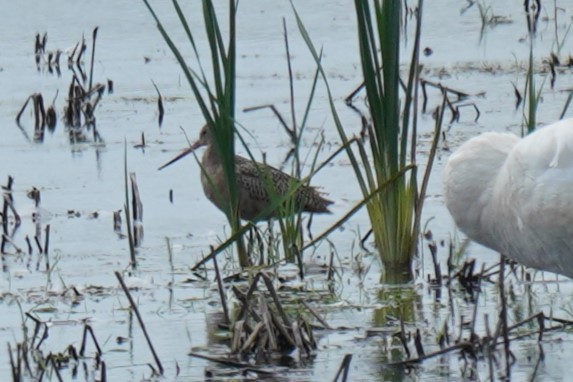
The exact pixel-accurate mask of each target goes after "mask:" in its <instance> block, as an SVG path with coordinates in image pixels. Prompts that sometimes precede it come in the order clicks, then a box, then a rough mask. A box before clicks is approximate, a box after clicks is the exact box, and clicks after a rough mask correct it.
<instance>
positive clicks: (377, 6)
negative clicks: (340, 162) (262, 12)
mask: <svg viewBox="0 0 573 382" xmlns="http://www.w3.org/2000/svg"><path fill="white" fill-rule="evenodd" d="M354 4H355V9H356V16H357V26H358V45H359V48H360V62H361V66H362V72H363V76H364V88H365V90H366V100H367V104H368V117H369V126H368V137H369V140H368V142H369V144H365V143H362V142H360V141H358V144H357V146H358V153H356V152H355V150H353V149H352V148H351V147H350V145H349V142H350V140H349V139H348V137H347V134H346V132H345V129H344V127H343V126H342V123H341V121H340V119H339V117H338V114H337V112H336V108H335V106H334V101H333V97H332V94H331V93H330V88H329V86H328V82H327V80H326V76H325V74H324V71H322V68H321V75H322V76H323V78H324V80H325V83H326V86H327V90H328V93H329V98H330V104H331V110H332V113H333V117H334V121H335V124H336V127H337V130H338V133H339V135H340V138H341V140H342V142H343V145H344V146H345V147H346V148H347V154H348V156H349V158H350V161H351V163H352V166H353V169H354V172H355V174H356V178H357V180H358V183H359V185H360V188H361V190H362V194H363V197H364V200H368V201H367V203H366V208H367V210H368V215H369V218H370V223H371V226H372V232H373V235H374V241H375V244H376V247H377V249H378V251H379V253H380V257H381V259H382V262H383V264H384V271H385V272H384V274H383V275H382V279H383V281H385V282H390V283H396V282H404V281H409V280H411V279H412V276H413V274H412V259H413V257H414V255H415V254H416V251H417V239H418V232H419V225H420V223H419V221H420V215H421V210H422V206H423V198H424V196H425V195H424V194H425V193H424V190H425V183H427V180H428V175H429V170H430V169H431V164H432V163H431V162H432V160H433V154H434V153H435V145H436V143H437V139H434V147H433V148H432V150H431V153H430V159H429V162H428V166H427V170H426V174H425V176H424V181H423V183H422V185H421V187H420V191H419V190H418V177H417V175H418V174H417V168H416V166H415V164H416V159H415V151H416V149H415V148H416V124H417V120H416V110H417V107H416V106H417V105H416V97H415V95H416V89H417V86H416V84H417V83H418V70H419V64H418V61H419V60H418V58H419V51H420V49H419V42H420V35H421V17H422V1H421V0H420V1H419V2H418V12H417V18H418V19H417V25H416V36H415V41H414V47H413V50H412V55H411V59H410V67H409V70H408V77H407V81H406V83H405V84H404V88H403V90H402V85H401V81H400V26H401V20H402V12H401V11H402V9H401V8H402V6H403V4H402V2H399V1H393V0H383V1H382V0H377V1H373V2H370V1H363V0H355V3H354ZM295 13H296V10H295ZM296 16H297V19H298V22H299V29H300V31H301V34H302V35H303V38H304V39H305V40H306V42H307V45H308V46H309V48H310V50H311V53H312V54H313V55H314V57H315V60H317V62H318V60H319V54H318V53H317V51H316V49H315V48H314V46H313V44H312V41H311V39H310V37H309V36H308V32H307V31H306V29H305V28H304V25H303V24H302V21H301V19H300V17H299V15H298V14H297V15H296ZM319 65H320V64H319ZM402 92H403V93H402ZM438 115H440V116H443V112H442V113H438ZM440 124H441V117H439V118H438V121H437V125H436V130H438V129H439V126H440ZM412 165H413V166H412ZM408 170H409V171H408Z"/></svg>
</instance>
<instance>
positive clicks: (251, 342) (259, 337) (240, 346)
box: [231, 272, 316, 361]
mask: <svg viewBox="0 0 573 382" xmlns="http://www.w3.org/2000/svg"><path fill="white" fill-rule="evenodd" d="M261 280H262V281H263V283H264V286H265V287H266V293H263V292H261V291H262V289H260V288H259V284H260V281H261ZM233 291H234V293H235V295H236V297H237V298H238V299H239V301H240V302H241V310H240V312H239V314H238V316H237V317H236V318H235V320H234V325H233V327H232V331H233V336H232V340H231V351H232V352H233V353H236V354H239V355H242V356H249V355H252V356H254V357H255V359H256V360H258V361H263V359H266V358H267V357H268V356H269V355H271V354H273V353H276V352H280V353H283V352H291V351H293V350H294V349H297V350H298V351H299V353H300V355H301V357H310V356H311V355H312V354H313V352H314V350H315V349H316V341H315V339H314V335H313V332H312V327H311V325H310V324H309V323H308V322H307V321H306V320H304V318H302V317H301V316H299V317H298V318H297V319H296V320H291V319H290V318H289V317H288V315H287V314H286V312H285V310H284V308H283V305H282V303H281V301H280V299H279V296H278V294H277V292H276V290H275V288H274V285H273V282H272V280H271V279H270V277H269V276H268V275H267V274H266V273H265V272H259V273H257V274H256V276H255V277H254V279H253V281H252V283H251V285H250V287H249V289H248V291H247V292H246V293H245V294H242V293H241V292H240V291H238V289H237V288H233ZM257 291H259V292H257ZM267 361H268V360H267Z"/></svg>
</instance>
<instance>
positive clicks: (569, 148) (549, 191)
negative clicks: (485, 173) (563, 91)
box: [493, 120, 573, 276]
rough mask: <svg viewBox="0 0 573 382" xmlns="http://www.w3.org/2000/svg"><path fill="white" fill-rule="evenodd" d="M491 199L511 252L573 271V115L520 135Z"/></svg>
mask: <svg viewBox="0 0 573 382" xmlns="http://www.w3.org/2000/svg"><path fill="white" fill-rule="evenodd" d="M493 199H494V200H495V202H496V203H497V205H495V204H496V203H494V205H493V208H494V209H497V211H499V214H498V220H499V222H498V224H499V225H500V228H499V229H500V232H501V234H502V240H504V242H505V243H504V248H505V250H506V251H507V252H508V253H507V254H508V256H510V257H513V258H514V259H515V260H517V261H519V262H521V263H523V264H525V265H528V266H531V267H535V268H539V269H545V270H549V271H553V272H557V273H561V274H565V275H568V276H573V120H566V121H560V122H558V123H556V124H553V125H550V126H547V127H545V128H541V129H539V130H538V131H536V132H534V133H532V134H530V135H529V136H527V137H526V138H524V139H523V140H521V142H520V143H519V144H517V145H516V146H515V147H514V149H513V150H512V152H511V153H510V155H509V156H508V159H507V161H506V163H505V164H504V166H503V167H502V169H501V171H500V173H499V178H498V184H496V188H495V191H494V196H493Z"/></svg>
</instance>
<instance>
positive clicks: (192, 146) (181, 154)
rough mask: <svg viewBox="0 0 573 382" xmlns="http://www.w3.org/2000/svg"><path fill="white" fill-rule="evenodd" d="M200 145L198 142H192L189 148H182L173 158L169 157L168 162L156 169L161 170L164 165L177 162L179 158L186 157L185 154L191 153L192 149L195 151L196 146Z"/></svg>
mask: <svg viewBox="0 0 573 382" xmlns="http://www.w3.org/2000/svg"><path fill="white" fill-rule="evenodd" d="M198 147H200V145H199V142H195V143H194V144H192V145H191V146H190V147H189V148H186V149H185V150H183V151H182V152H181V153H180V154H179V155H177V156H176V157H175V158H173V159H171V160H170V161H169V162H167V163H165V164H164V165H163V166H161V167H159V168H158V170H163V169H164V168H165V167H167V166H169V165H171V164H173V163H175V162H177V161H178V160H179V159H181V158H183V157H186V156H187V155H189V154H191V153H192V152H193V151H195V149H196V148H198Z"/></svg>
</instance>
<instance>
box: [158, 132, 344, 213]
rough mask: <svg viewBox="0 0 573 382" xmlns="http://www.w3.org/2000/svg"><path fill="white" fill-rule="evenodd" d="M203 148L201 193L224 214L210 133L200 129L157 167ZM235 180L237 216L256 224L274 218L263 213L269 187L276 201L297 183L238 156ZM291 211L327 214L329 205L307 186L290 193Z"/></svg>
mask: <svg viewBox="0 0 573 382" xmlns="http://www.w3.org/2000/svg"><path fill="white" fill-rule="evenodd" d="M202 146H207V149H206V150H205V153H204V154H203V158H202V159H201V166H202V171H201V184H202V186H203V191H204V192H205V195H206V196H207V199H209V200H210V201H211V202H212V203H213V204H214V205H215V206H216V207H217V208H219V209H220V210H221V211H223V212H225V208H227V203H226V202H227V201H228V200H229V197H228V194H229V191H228V186H227V184H226V182H227V180H226V178H225V173H224V170H223V166H222V162H221V157H220V155H219V153H218V149H217V147H215V146H214V140H213V136H212V133H211V130H210V129H209V127H208V126H207V125H205V126H203V128H202V129H201V132H200V133H199V139H198V140H197V141H196V142H195V143H193V144H192V145H191V146H190V147H189V148H187V149H185V150H184V151H183V152H181V153H180V154H179V155H178V156H176V157H175V158H173V159H172V160H171V161H169V162H168V163H166V164H164V165H163V166H161V167H160V168H159V169H160V170H161V169H163V168H165V167H167V166H169V165H170V164H172V163H174V162H176V161H178V160H179V159H181V158H183V157H185V156H186V155H188V154H190V153H191V152H193V151H194V150H196V149H197V148H199V147H202ZM235 179H236V182H237V197H238V201H239V216H240V217H241V219H243V220H250V221H258V220H266V219H269V218H273V217H277V216H279V215H280V213H279V211H278V210H277V209H275V210H273V211H267V209H268V207H269V206H270V204H271V195H269V187H274V190H275V192H276V195H277V196H278V197H280V196H283V195H285V194H286V193H287V192H289V190H290V189H292V187H293V186H294V185H295V184H298V183H300V180H298V179H296V178H294V177H292V176H290V175H288V174H286V173H284V172H282V171H280V170H278V169H276V168H274V167H272V166H269V165H267V164H263V163H259V162H255V161H252V160H249V159H246V158H243V157H241V156H239V155H236V156H235ZM293 198H294V203H295V208H294V211H293V212H298V211H302V212H310V213H330V211H329V209H328V206H329V205H330V204H332V203H333V202H332V201H330V200H328V199H326V198H324V197H322V196H321V194H320V193H319V192H318V191H317V190H316V189H315V188H314V187H311V186H307V185H301V186H299V188H298V189H297V190H296V191H295V193H294V196H293Z"/></svg>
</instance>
